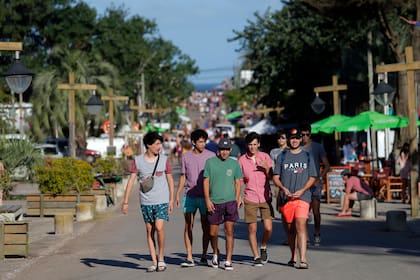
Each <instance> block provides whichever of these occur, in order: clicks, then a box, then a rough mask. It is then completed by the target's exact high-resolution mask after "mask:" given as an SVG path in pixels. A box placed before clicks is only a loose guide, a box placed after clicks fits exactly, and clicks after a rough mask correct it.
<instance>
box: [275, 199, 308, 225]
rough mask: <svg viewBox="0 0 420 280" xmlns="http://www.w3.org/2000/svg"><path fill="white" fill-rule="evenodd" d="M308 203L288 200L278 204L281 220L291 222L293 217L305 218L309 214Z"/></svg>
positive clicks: (299, 200)
mask: <svg viewBox="0 0 420 280" xmlns="http://www.w3.org/2000/svg"><path fill="white" fill-rule="evenodd" d="M309 206H310V205H309V203H308V202H306V201H304V200H301V199H295V200H289V201H288V202H287V203H286V204H285V205H283V206H280V207H279V209H280V211H281V214H282V217H283V221H284V222H286V223H288V224H291V223H293V221H294V220H295V218H305V219H307V218H308V216H309Z"/></svg>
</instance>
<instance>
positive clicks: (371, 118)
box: [336, 111, 408, 132]
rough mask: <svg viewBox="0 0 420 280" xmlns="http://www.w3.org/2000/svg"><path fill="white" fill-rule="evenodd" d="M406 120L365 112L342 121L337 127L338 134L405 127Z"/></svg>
mask: <svg viewBox="0 0 420 280" xmlns="http://www.w3.org/2000/svg"><path fill="white" fill-rule="evenodd" d="M407 125H408V118H405V117H399V116H387V115H384V114H381V113H378V112H374V111H366V112H363V113H360V114H358V115H357V116H354V117H352V118H351V119H349V120H347V121H343V122H342V123H340V124H339V125H337V127H336V130H337V131H338V132H354V131H361V130H367V129H369V128H373V129H376V130H381V129H385V128H397V127H406V126H407Z"/></svg>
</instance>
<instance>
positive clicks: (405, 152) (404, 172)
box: [397, 143, 411, 204]
mask: <svg viewBox="0 0 420 280" xmlns="http://www.w3.org/2000/svg"><path fill="white" fill-rule="evenodd" d="M409 155H410V144H408V143H404V145H403V146H402V148H401V150H400V154H399V155H398V158H397V165H398V166H399V167H400V177H401V182H402V192H401V199H402V203H405V202H406V201H408V203H409V204H410V203H411V195H410V193H411V192H410V172H411V161H410V157H409Z"/></svg>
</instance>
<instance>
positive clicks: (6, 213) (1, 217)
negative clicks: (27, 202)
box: [0, 205, 23, 222]
mask: <svg viewBox="0 0 420 280" xmlns="http://www.w3.org/2000/svg"><path fill="white" fill-rule="evenodd" d="M22 217H23V209H22V206H20V205H1V206H0V221H5V222H14V221H21V220H22Z"/></svg>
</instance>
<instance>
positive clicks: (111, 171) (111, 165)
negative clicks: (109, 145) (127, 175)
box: [93, 157, 123, 175]
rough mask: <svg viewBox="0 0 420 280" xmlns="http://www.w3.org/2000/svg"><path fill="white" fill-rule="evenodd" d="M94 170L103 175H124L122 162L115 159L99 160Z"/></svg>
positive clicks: (94, 164)
mask: <svg viewBox="0 0 420 280" xmlns="http://www.w3.org/2000/svg"><path fill="white" fill-rule="evenodd" d="M93 168H94V170H95V172H96V173H97V174H102V175H122V174H123V168H122V164H121V161H120V160H117V159H115V158H114V157H106V158H98V159H96V160H95V162H94V163H93Z"/></svg>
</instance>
